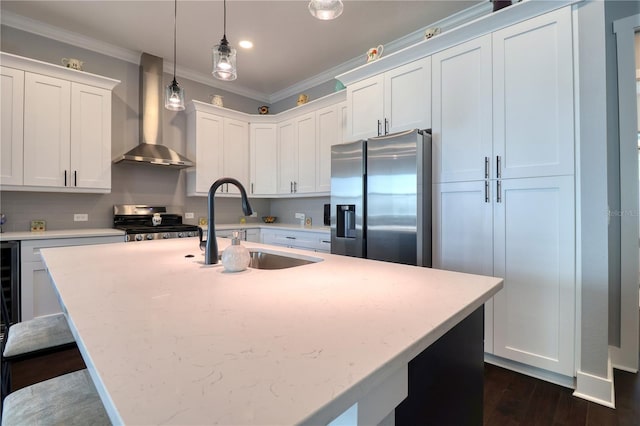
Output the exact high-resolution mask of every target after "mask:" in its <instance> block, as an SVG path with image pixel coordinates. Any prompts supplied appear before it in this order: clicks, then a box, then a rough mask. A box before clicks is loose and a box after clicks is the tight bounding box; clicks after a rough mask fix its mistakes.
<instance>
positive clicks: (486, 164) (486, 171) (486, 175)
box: [484, 157, 489, 179]
mask: <svg viewBox="0 0 640 426" xmlns="http://www.w3.org/2000/svg"><path fill="white" fill-rule="evenodd" d="M484 178H485V179H489V157H484Z"/></svg>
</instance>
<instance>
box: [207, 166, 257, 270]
mask: <svg viewBox="0 0 640 426" xmlns="http://www.w3.org/2000/svg"><path fill="white" fill-rule="evenodd" d="M225 183H230V184H233V185H235V186H236V187H237V188H238V189H239V190H240V197H242V211H243V212H244V215H245V216H251V215H252V214H253V210H252V209H251V205H250V204H249V200H248V199H247V191H245V189H244V186H242V184H241V183H240V182H238V181H237V180H236V179H233V178H226V177H225V178H220V179H218V180H217V181H215V182H213V185H211V188H209V197H208V200H207V201H208V213H209V218H208V221H207V224H208V226H207V245H206V247H205V251H204V263H205V264H206V265H213V264H215V263H218V242H217V241H216V222H215V215H214V213H215V209H214V199H215V195H216V191H217V190H218V188H219V187H220V186H221V185H224V184H225Z"/></svg>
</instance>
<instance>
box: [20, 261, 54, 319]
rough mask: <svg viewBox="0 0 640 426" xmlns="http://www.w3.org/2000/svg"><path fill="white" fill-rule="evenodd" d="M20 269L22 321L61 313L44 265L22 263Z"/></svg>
mask: <svg viewBox="0 0 640 426" xmlns="http://www.w3.org/2000/svg"><path fill="white" fill-rule="evenodd" d="M21 269H22V271H21V280H22V281H21V285H20V287H21V289H22V292H23V294H21V300H22V302H21V313H22V321H26V320H29V319H33V318H36V317H41V316H44V315H51V314H57V313H59V312H62V308H61V307H60V302H58V296H57V295H56V291H55V289H54V287H53V283H52V282H51V278H49V274H48V272H47V268H46V267H45V266H44V263H43V262H23V263H22V265H21Z"/></svg>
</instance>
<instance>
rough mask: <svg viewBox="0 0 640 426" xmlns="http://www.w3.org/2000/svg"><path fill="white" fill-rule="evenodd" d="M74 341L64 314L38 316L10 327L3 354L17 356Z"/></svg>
mask: <svg viewBox="0 0 640 426" xmlns="http://www.w3.org/2000/svg"><path fill="white" fill-rule="evenodd" d="M74 341H75V339H74V338H73V334H71V330H70V329H69V324H67V319H66V317H65V316H64V314H56V315H49V316H45V317H38V318H34V319H31V320H28V321H23V322H19V323H16V324H14V325H12V326H11V327H9V338H8V339H7V343H6V346H5V348H4V352H3V356H4V357H5V358H9V357H15V356H19V355H24V354H27V353H29V352H35V351H39V350H44V349H48V348H53V347H56V346H61V345H66V344H69V343H73V342H74Z"/></svg>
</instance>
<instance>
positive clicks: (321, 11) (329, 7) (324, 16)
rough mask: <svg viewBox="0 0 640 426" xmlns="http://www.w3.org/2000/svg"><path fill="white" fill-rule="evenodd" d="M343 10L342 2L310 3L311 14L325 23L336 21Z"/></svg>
mask: <svg viewBox="0 0 640 426" xmlns="http://www.w3.org/2000/svg"><path fill="white" fill-rule="evenodd" d="M343 8H344V5H343V4H342V0H311V1H310V2H309V12H311V14H312V15H313V16H315V17H316V18H318V19H321V20H323V21H328V20H330V19H336V18H337V17H338V16H340V15H341V14H342V9H343Z"/></svg>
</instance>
